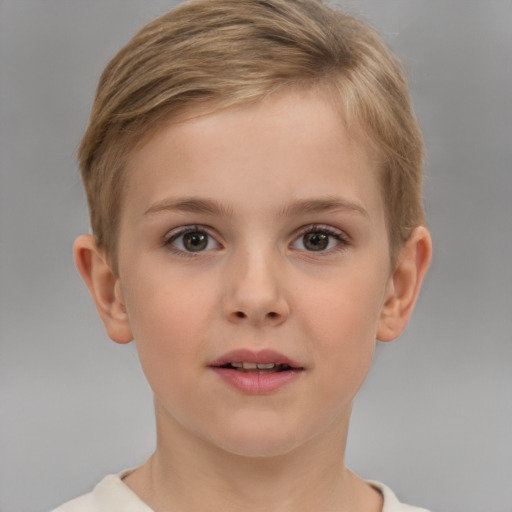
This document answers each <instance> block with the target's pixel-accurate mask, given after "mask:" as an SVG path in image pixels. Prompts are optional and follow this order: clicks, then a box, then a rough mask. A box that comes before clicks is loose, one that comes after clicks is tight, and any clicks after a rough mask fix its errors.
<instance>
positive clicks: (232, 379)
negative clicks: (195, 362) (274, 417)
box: [212, 367, 303, 395]
mask: <svg viewBox="0 0 512 512" xmlns="http://www.w3.org/2000/svg"><path fill="white" fill-rule="evenodd" d="M212 369H213V371H215V373H217V375H218V376H219V377H220V378H221V379H222V380H223V381H224V382H226V383H227V384H229V385H230V386H232V387H234V388H236V389H238V390H239V391H243V392H244V393H248V394H250V395H265V394H267V393H271V392H273V391H277V390H278V389H280V388H282V387H283V386H286V385H287V384H290V383H291V382H293V381H295V380H297V379H298V378H299V376H300V374H301V373H302V371H303V370H287V371H284V372H275V373H244V372H241V371H237V370H232V369H228V368H220V367H213V368H212Z"/></svg>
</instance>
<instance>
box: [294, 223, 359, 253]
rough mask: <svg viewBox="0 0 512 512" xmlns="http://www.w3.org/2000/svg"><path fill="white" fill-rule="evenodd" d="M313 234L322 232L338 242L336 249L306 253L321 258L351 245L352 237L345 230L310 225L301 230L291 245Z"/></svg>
mask: <svg viewBox="0 0 512 512" xmlns="http://www.w3.org/2000/svg"><path fill="white" fill-rule="evenodd" d="M312 232H322V233H325V234H327V235H329V236H332V237H334V238H336V239H337V240H338V244H336V246H335V247H333V248H331V249H328V250H325V251H318V252H316V251H306V252H308V253H309V252H311V253H313V254H317V255H319V256H321V255H326V254H329V253H331V252H333V251H337V250H338V251H339V250H343V249H345V248H346V246H347V245H349V244H350V240H351V239H350V236H349V235H348V234H347V233H346V232H345V231H343V230H341V229H338V228H335V227H332V226H330V225H327V224H309V225H307V226H304V227H302V228H300V229H299V230H298V231H297V232H296V234H295V235H294V237H293V240H292V243H291V244H290V245H291V246H293V244H294V243H296V242H297V241H298V240H299V239H300V238H301V237H302V236H304V235H305V234H306V233H312Z"/></svg>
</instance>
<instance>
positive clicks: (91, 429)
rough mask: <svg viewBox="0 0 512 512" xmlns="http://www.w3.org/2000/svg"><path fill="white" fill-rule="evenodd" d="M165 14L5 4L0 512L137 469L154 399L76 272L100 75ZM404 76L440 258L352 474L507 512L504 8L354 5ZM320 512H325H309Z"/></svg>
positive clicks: (418, 498) (507, 83)
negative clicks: (85, 143)
mask: <svg viewBox="0 0 512 512" xmlns="http://www.w3.org/2000/svg"><path fill="white" fill-rule="evenodd" d="M172 5H173V3H172V2H169V1H163V0H144V1H142V0H138V1H135V0H108V1H105V0H88V1H86V2H85V1H78V0H75V1H71V0H4V1H3V2H1V4H0V23H1V25H0V45H1V47H0V52H1V54H0V56H1V69H0V72H1V75H0V76H1V83H0V95H1V96H0V100H1V111H0V114H1V117H0V119H1V125H0V130H1V131H0V143H1V147H0V158H1V162H0V163H1V186H0V194H1V196H0V222H1V226H0V251H1V253H0V258H1V265H0V283H1V285H0V335H1V345H0V415H1V424H0V429H1V430H0V432H1V438H0V510H1V511H3V512H15V511H26V512H38V511H44V510H48V509H50V508H51V507H53V506H55V505H57V504H59V503H60V502H62V501H64V500H67V499H69V498H71V497H73V496H75V495H77V494H80V493H83V492H85V491H87V490H88V489H89V488H90V487H91V486H92V485H93V484H94V483H96V482H97V481H98V480H99V479H100V478H101V477H102V476H103V475H105V474H106V473H108V472H116V471H119V470H121V469H123V468H125V467H129V466H133V465H136V464H138V463H140V462H141V461H142V460H143V459H144V458H145V457H147V456H148V455H149V454H150V452H151V450H152V448H153V444H154V434H153V429H154V422H153V417H152V404H151V393H150V391H149V389H148V386H147V384H146V383H145V381H144V378H143V376H142V373H141V370H140V368H139V364H138V362H137V358H136V355H135V351H134V349H133V347H132V346H131V345H130V346H126V347H122V346H118V345H115V344H114V343H112V342H110V341H109V340H108V339H107V337H106V335H105V334H104V332H103V328H102V326H101V325H100V321H99V319H97V317H96V313H95V311H94V309H93V305H92V301H91V300H90V298H89V296H88V293H87V291H86V289H85V286H83V284H82V283H81V281H80V279H79V277H78V274H77V273H76V271H75V269H74V265H73V262H72V255H71V247H72V242H73V239H74V237H75V236H76V235H77V234H79V233H81V232H85V231H87V230H88V220H87V214H86V208H85V200H84V196H83V193H82V190H81V186H80V180H79V175H78V171H77V166H76V163H75V153H76V148H77V145H78V143H79V139H80V136H81V134H82V133H83V131H84V129H85V127H86V123H87V119H88V113H89V108H90V105H91V102H92V98H93V92H94V89H95V87H96V83H97V80H98V78H99V74H100V72H101V70H102V69H103V67H104V65H105V64H106V63H107V61H108V60H109V59H110V58H111V57H112V56H113V55H114V53H115V52H116V51H117V50H118V49H119V48H120V47H121V46H122V45H123V44H124V43H125V42H126V41H127V40H128V39H129V38H130V37H131V36H132V35H133V33H134V32H135V31H136V29H138V28H139V27H140V26H142V24H144V23H146V22H148V21H150V20H151V19H152V18H153V17H154V16H156V15H158V14H160V13H163V12H164V11H165V10H167V9H168V8H169V7H170V6H172ZM345 5H348V7H349V9H350V10H351V11H353V12H356V13H360V14H362V15H363V16H364V17H365V18H366V19H368V20H371V22H372V23H373V24H374V25H375V26H376V27H377V28H378V29H379V30H380V31H381V33H382V34H383V35H384V37H385V39H386V40H387V41H388V42H389V43H390V45H391V46H392V47H393V48H394V49H395V50H396V51H397V52H398V54H399V55H400V56H401V57H402V58H403V60H404V61H405V63H406V65H407V67H408V69H409V72H410V76H411V88H412V94H413V99H414V104H415V107H416V110H417V114H418V117H419V120H420V124H421V126H422V128H423V130H424V135H425V139H426V144H427V147H428V162H427V169H426V171H427V176H426V189H425V196H426V208H427V213H428V217H429V223H430V227H431V229H432V232H433V238H434V244H435V257H434V261H433V265H432V268H431V272H430V275H429V276H428V278H427V281H426V283H425V287H424V290H423V292H422V295H421V297H420V300H419V304H418V307H417V310H416V312H415V314H414V316H413V319H412V322H411V324H410V326H409V327H408V329H407V331H406V333H405V334H404V335H403V336H402V338H401V339H400V340H398V341H395V342H393V343H391V344H388V345H381V346H379V347H378V351H377V355H376V359H375V361H374V365H373V368H372V371H371V373H370V376H369V378H368V380H367V382H366V383H365V385H364V387H363V389H362V391H361V393H360V396H359V398H358V401H357V403H356V406H355V410H354V416H353V422H352V429H351V433H350V438H349V450H348V457H347V459H348V464H349V465H350V466H351V467H352V468H353V469H354V470H356V471H357V472H359V473H360V474H361V475H362V476H364V477H366V478H373V479H378V480H381V481H384V482H386V483H387V484H388V485H390V486H391V487H392V488H393V489H394V490H395V491H396V492H397V494H398V495H399V496H400V497H401V498H402V499H403V500H406V501H410V502H413V503H415V504H418V505H423V506H426V507H429V508H432V509H434V510H437V511H440V512H441V511H464V512H484V511H485V512H490V511H496V512H498V511H511V510H512V485H511V482H512V426H511V425H512V399H511V390H512V371H511V362H512V334H511V333H512V314H511V313H512V311H511V306H512V266H511V264H510V259H511V254H512V222H511V221H512V206H511V205H512V200H511V194H512V172H511V161H512V159H511V156H512V154H511V147H512V137H511V135H512V126H511V124H512V123H511V116H512V108H511V107H512V101H511V91H512V65H511V55H512V54H511V50H512V37H511V35H512V2H510V1H508V0H501V1H500V0H487V1H483V0H482V1H470V0H458V1H455V0H451V1H441V0H437V1H432V0H428V1H427V0H424V1H421V0H387V1H385V2H384V1H382V0H364V1H363V0H361V1H355V0H353V1H351V2H347V3H346V4H345ZM318 512H323V511H318Z"/></svg>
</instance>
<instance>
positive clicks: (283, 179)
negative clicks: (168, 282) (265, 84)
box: [125, 90, 381, 209]
mask: <svg viewBox="0 0 512 512" xmlns="http://www.w3.org/2000/svg"><path fill="white" fill-rule="evenodd" d="M372 155H373V152H372V151H371V149H370V145H369V144H368V142H367V140H366V138H365V136H364V134H363V133H362V131H361V130H360V129H359V128H356V127H353V128H352V127H351V128H350V129H349V128H348V126H347V123H346V122H345V119H344V117H343V114H342V113H341V112H340V109H337V108H336V107H335V106H334V104H333V102H331V101H330V100H329V99H328V97H327V96H326V95H324V94H320V93H319V92H318V91H314V90H309V91H287V92H281V93H278V94H274V95H271V96H268V97H267V98H265V99H263V100H261V101H258V102H256V103H252V104H244V105H237V106H231V107H229V108H225V109H220V110H214V111H213V112H212V109H209V110H207V111H206V113H205V111H204V109H200V108H198V109H196V110H189V111H188V112H187V116H186V118H185V119H183V120H175V119H174V120H172V121H170V122H169V123H168V124H166V125H164V126H163V127H162V128H160V129H159V130H158V131H156V133H154V134H153V135H152V136H151V137H150V138H149V139H148V140H147V141H146V142H145V144H144V145H143V146H142V147H139V148H137V149H136V150H134V151H133V152H132V153H131V155H130V156H129V158H128V162H127V166H126V172H127V178H128V187H127V195H129V196H130V200H129V201H128V203H129V204H135V203H137V204H140V207H141V208H143V207H146V208H148V207H151V205H153V204H155V203H157V202H158V201H162V200H165V198H166V197H168V196H169V195H175V196H180V195H181V196H190V195H191V193H193V195H197V194H199V195H203V196H205V197H206V196H209V195H212V194H213V193H214V192H215V195H216V196H218V199H219V200H221V201H225V202H228V203H232V204H237V203H238V204H239V205H240V206H243V205H244V203H245V202H246V200H247V199H251V200H253V199H254V198H255V197H257V196H258V194H257V193H259V194H260V195H261V196H262V197H265V198H266V203H267V204H270V202H271V201H272V200H274V202H275V206H276V207H277V206H278V203H279V207H280V208H282V202H283V201H285V200H286V199H287V198H295V199H303V197H302V196H304V195H307V196H311V197H313V196H322V195H323V196H325V195H326V192H327V191H329V190H330V191H331V193H334V192H336V193H338V192H339V193H340V194H341V195H343V196H344V199H347V200H352V201H354V202H355V201H356V200H359V201H363V202H368V203H369V204H368V207H369V208H370V209H371V208H373V209H375V208H377V209H378V208H380V207H381V205H379V204H377V203H378V202H379V201H380V197H377V196H376V194H375V193H376V192H377V191H378V189H379V187H378V179H377V174H378V173H377V163H376V161H375V159H374V158H373V156H372ZM125 202H126V201H125ZM373 203H375V204H373Z"/></svg>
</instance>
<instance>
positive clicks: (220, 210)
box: [144, 197, 233, 217]
mask: <svg viewBox="0 0 512 512" xmlns="http://www.w3.org/2000/svg"><path fill="white" fill-rule="evenodd" d="M172 211H178V212H189V213H204V214H206V215H220V216H224V217H231V216H232V215H233V211H232V209H231V208H229V207H226V206H224V205H222V204H220V203H219V202H217V201H215V200H213V199H208V198H199V197H182V198H176V199H163V200H162V201H157V202H156V203H154V204H152V205H151V206H150V207H149V208H148V209H147V210H146V211H145V212H144V215H149V214H154V213H162V212H172Z"/></svg>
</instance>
